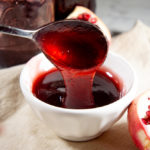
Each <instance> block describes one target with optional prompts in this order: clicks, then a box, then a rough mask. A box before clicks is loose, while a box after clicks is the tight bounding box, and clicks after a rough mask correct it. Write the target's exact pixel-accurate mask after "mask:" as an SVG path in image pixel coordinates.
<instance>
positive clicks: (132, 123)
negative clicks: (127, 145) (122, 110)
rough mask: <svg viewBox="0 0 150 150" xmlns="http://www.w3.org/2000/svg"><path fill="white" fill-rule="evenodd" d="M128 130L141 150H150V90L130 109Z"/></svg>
mask: <svg viewBox="0 0 150 150" xmlns="http://www.w3.org/2000/svg"><path fill="white" fill-rule="evenodd" d="M128 128H129V132H130V134H131V136H132V139H133V141H134V143H135V144H136V146H137V147H138V148H139V149H140V150H150V90H149V91H146V92H144V93H142V94H141V95H140V96H138V97H137V98H135V99H134V101H133V102H132V104H131V105H130V107H129V108H128Z"/></svg>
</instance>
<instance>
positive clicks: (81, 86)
mask: <svg viewBox="0 0 150 150" xmlns="http://www.w3.org/2000/svg"><path fill="white" fill-rule="evenodd" d="M36 40H37V41H38V43H39V45H40V47H41V48H42V51H43V52H44V54H45V55H46V56H47V58H48V59H49V60H50V61H51V62H52V63H53V64H54V65H55V66H56V67H57V68H58V69H59V70H60V71H61V73H62V76H63V79H64V82H65V87H66V98H65V100H64V103H63V107H66V108H92V107H94V106H95V102H94V99H93V96H92V84H93V77H94V75H95V72H96V68H97V67H99V66H100V65H101V64H102V63H103V62H104V60H105V58H106V54H107V41H106V39H105V37H104V35H103V34H102V32H101V31H100V30H99V29H98V28H97V27H96V26H94V25H92V24H90V23H87V22H85V21H78V20H68V21H64V22H61V23H60V22H58V23H54V27H53V28H52V27H51V28H46V29H44V30H42V31H41V32H39V33H38V35H37V37H36Z"/></svg>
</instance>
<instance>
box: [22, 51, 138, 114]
mask: <svg viewBox="0 0 150 150" xmlns="http://www.w3.org/2000/svg"><path fill="white" fill-rule="evenodd" d="M108 54H109V55H112V56H115V57H117V58H119V59H121V61H123V62H124V63H125V64H126V65H127V66H128V68H129V69H130V70H131V72H132V74H133V79H134V80H133V82H132V85H131V88H130V89H129V91H128V92H127V94H125V95H123V96H122V97H121V98H120V99H119V100H117V101H114V102H112V103H110V104H108V105H104V106H100V107H95V108H86V109H72V108H62V107H57V106H53V105H50V104H47V103H45V102H43V101H41V100H40V99H38V98H36V97H35V96H34V94H33V93H32V92H31V91H29V90H28V88H25V85H26V84H23V82H24V80H23V78H24V72H25V71H26V68H27V66H28V64H29V62H31V61H32V60H34V59H35V58H36V57H42V55H44V54H43V53H39V54H37V55H35V56H34V57H32V58H31V59H30V60H29V61H28V62H27V63H26V64H25V66H24V67H23V69H22V71H21V74H20V79H19V81H20V88H21V91H22V93H23V95H24V96H25V97H26V95H28V96H29V97H30V100H29V99H27V98H25V99H26V100H27V101H32V102H33V103H37V104H39V105H41V106H43V107H45V108H47V109H51V110H53V111H57V112H58V111H59V112H63V113H74V114H81V113H82V114H84V113H89V112H90V113H91V112H95V111H106V110H112V109H116V107H115V106H117V105H118V104H120V103H122V102H123V101H126V103H127V105H129V104H130V103H131V102H132V100H133V99H134V97H135V93H136V89H137V76H136V73H135V71H134V69H133V68H132V66H131V65H130V64H129V62H127V60H126V59H125V58H123V57H122V56H120V55H118V54H116V53H114V52H111V51H109V52H108ZM45 58H46V57H45ZM46 59H47V58H46ZM106 59H107V57H106ZM50 63H51V62H50ZM128 99H129V100H130V99H131V100H130V101H129V100H128Z"/></svg>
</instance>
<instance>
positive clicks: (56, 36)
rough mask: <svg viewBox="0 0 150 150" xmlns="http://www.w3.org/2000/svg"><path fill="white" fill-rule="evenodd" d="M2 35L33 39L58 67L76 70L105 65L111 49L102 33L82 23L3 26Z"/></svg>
mask: <svg viewBox="0 0 150 150" xmlns="http://www.w3.org/2000/svg"><path fill="white" fill-rule="evenodd" d="M0 32H1V33H4V34H8V35H13V36H18V37H21V38H27V39H30V40H32V41H33V42H35V43H36V44H37V46H38V47H39V48H40V49H41V50H42V51H43V52H44V54H45V55H46V56H47V57H48V59H50V60H51V61H52V62H53V63H54V64H55V65H56V66H60V65H63V66H65V67H70V68H73V69H89V68H94V67H96V66H97V65H101V64H102V63H103V62H104V60H105V58H106V54H107V49H108V46H107V41H106V38H105V37H104V35H103V33H102V32H101V30H100V29H99V28H98V27H97V26H96V25H93V24H91V23H89V22H85V21H81V20H62V21H57V22H52V23H49V24H47V25H45V26H42V27H40V28H38V29H36V30H24V29H19V28H15V27H11V26H4V25H0ZM89 56H90V57H89ZM79 57H80V58H81V59H80V60H79ZM89 59H90V60H89ZM87 66H88V67H87Z"/></svg>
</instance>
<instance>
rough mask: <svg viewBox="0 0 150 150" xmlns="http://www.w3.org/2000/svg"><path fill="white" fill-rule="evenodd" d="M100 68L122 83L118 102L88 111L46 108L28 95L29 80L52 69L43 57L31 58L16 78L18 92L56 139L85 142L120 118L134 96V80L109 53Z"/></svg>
mask: <svg viewBox="0 0 150 150" xmlns="http://www.w3.org/2000/svg"><path fill="white" fill-rule="evenodd" d="M103 66H106V67H108V68H110V69H111V70H113V72H114V73H116V74H117V75H118V76H119V77H120V78H121V79H122V81H123V86H124V87H123V88H124V89H125V90H126V94H125V95H124V96H123V97H121V98H120V99H119V100H118V101H115V102H113V103H111V104H109V105H106V106H103V107H97V108H92V109H65V108H59V107H55V106H52V105H49V104H46V103H44V102H42V101H41V100H39V99H38V98H36V97H35V96H34V95H33V93H32V84H33V80H34V79H35V77H36V76H37V74H40V73H41V72H45V71H48V70H50V69H52V68H54V66H53V64H52V63H50V62H49V61H48V60H47V59H46V57H45V56H44V55H43V54H39V55H37V56H35V57H33V58H32V59H31V60H30V61H29V62H28V63H27V64H26V65H25V67H24V69H23V70H22V73H21V76H20V86H21V89H22V92H23V94H24V96H25V98H26V100H27V102H28V103H29V104H30V106H31V107H32V109H33V110H34V111H35V113H36V114H37V115H38V116H39V117H40V119H41V120H42V122H43V123H46V124H47V125H48V128H50V129H52V130H53V131H54V132H55V133H56V135H58V136H59V137H62V138H64V139H67V140H71V141H86V140H90V139H93V138H95V137H97V136H99V135H100V134H101V133H103V132H104V131H106V130H108V129H109V128H110V127H111V126H112V125H113V124H114V123H115V122H116V121H117V120H119V118H120V117H121V116H122V115H123V113H124V112H125V110H126V109H127V107H128V105H129V104H130V103H131V102H132V100H133V98H134V96H135V93H136V87H137V82H136V76H135V72H134V71H133V69H132V67H131V66H130V65H129V64H128V63H127V61H126V60H124V59H123V58H122V57H120V56H118V55H116V54H114V53H112V52H109V53H108V56H107V58H106V61H105V63H104V64H103Z"/></svg>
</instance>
